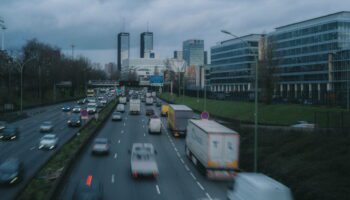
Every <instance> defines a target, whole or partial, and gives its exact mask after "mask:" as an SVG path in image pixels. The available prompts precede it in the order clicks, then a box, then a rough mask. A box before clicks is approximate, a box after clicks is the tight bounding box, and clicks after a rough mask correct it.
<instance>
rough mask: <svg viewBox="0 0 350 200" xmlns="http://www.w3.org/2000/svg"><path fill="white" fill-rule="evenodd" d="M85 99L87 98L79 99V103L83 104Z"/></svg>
mask: <svg viewBox="0 0 350 200" xmlns="http://www.w3.org/2000/svg"><path fill="white" fill-rule="evenodd" d="M84 100H85V99H80V100H78V101H77V104H79V105H83V104H84V103H85V102H84Z"/></svg>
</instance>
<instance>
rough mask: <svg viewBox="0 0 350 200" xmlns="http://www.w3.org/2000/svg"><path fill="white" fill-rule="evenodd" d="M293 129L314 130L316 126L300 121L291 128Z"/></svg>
mask: <svg viewBox="0 0 350 200" xmlns="http://www.w3.org/2000/svg"><path fill="white" fill-rule="evenodd" d="M291 127H292V128H302V129H314V128H315V124H312V123H309V122H307V121H298V123H296V124H294V125H292V126H291Z"/></svg>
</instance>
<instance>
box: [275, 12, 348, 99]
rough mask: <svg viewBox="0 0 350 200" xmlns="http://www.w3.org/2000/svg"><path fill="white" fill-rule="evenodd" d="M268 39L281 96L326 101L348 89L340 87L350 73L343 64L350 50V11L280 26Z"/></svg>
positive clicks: (277, 91) (276, 92)
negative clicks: (346, 74)
mask: <svg viewBox="0 0 350 200" xmlns="http://www.w3.org/2000/svg"><path fill="white" fill-rule="evenodd" d="M268 40H269V44H272V47H273V52H274V60H276V61H277V63H278V70H277V74H275V75H276V76H277V77H278V85H277V86H276V90H275V94H276V95H277V96H281V97H283V98H288V99H312V100H316V101H320V102H324V101H325V100H327V99H330V98H333V99H334V98H336V96H337V93H339V92H341V91H339V89H340V88H344V86H340V85H339V84H341V83H342V82H344V80H343V79H344V77H343V75H342V74H343V73H347V72H348V68H347V69H345V66H344V65H343V64H344V60H346V56H347V55H346V53H344V52H346V51H345V50H347V49H350V12H338V13H334V14H330V15H326V16H322V17H318V18H314V19H310V20H306V21H302V22H298V23H294V24H289V25H286V26H282V27H278V28H276V30H275V31H274V32H272V33H270V34H269V37H268ZM341 52H343V53H341ZM335 60H336V61H335ZM340 60H342V61H343V62H340Z"/></svg>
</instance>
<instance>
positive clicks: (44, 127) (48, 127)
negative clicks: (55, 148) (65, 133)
mask: <svg viewBox="0 0 350 200" xmlns="http://www.w3.org/2000/svg"><path fill="white" fill-rule="evenodd" d="M52 131H53V123H52V122H51V121H46V122H43V123H42V124H41V125H40V132H42V133H43V132H52Z"/></svg>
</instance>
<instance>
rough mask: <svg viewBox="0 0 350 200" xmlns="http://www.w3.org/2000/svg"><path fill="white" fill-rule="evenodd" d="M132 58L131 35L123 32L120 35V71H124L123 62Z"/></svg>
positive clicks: (118, 64)
mask: <svg viewBox="0 0 350 200" xmlns="http://www.w3.org/2000/svg"><path fill="white" fill-rule="evenodd" d="M129 57H130V35H129V33H125V32H121V33H118V55H117V58H118V63H117V67H118V70H119V71H121V69H122V62H123V60H124V59H128V58H129Z"/></svg>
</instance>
